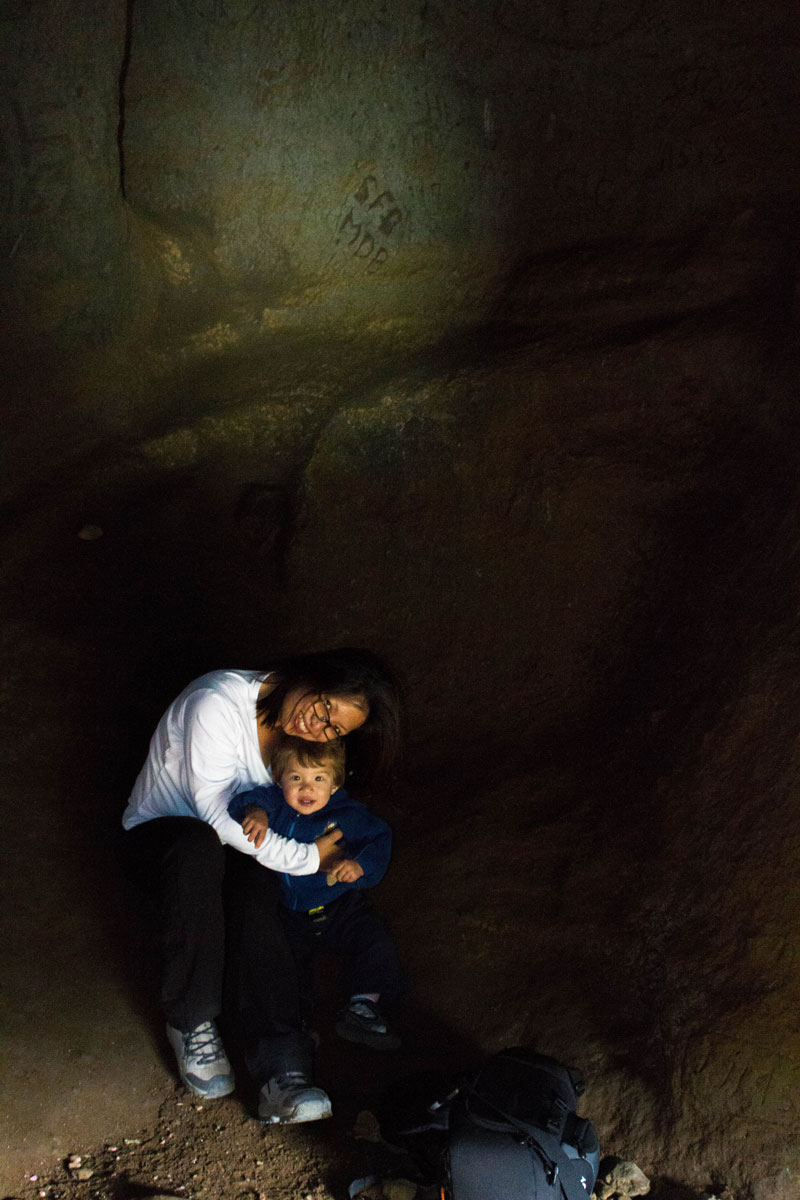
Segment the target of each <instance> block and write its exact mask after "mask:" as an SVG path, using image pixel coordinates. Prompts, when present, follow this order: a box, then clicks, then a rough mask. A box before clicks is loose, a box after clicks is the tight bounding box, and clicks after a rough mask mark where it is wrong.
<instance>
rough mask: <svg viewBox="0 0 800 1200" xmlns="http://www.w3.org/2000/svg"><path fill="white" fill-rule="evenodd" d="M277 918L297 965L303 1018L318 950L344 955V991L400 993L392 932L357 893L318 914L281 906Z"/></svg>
mask: <svg viewBox="0 0 800 1200" xmlns="http://www.w3.org/2000/svg"><path fill="white" fill-rule="evenodd" d="M280 916H281V921H282V923H283V927H284V929H285V931H286V938H287V941H288V943H289V945H290V947H291V949H292V953H293V955H294V960H295V963H296V965H297V976H298V980H299V985H300V1008H301V1012H302V1014H303V1017H304V1019H305V1020H306V1021H307V1022H309V1021H310V1020H311V1010H312V1007H313V985H314V980H313V973H314V955H315V954H316V952H317V950H325V951H327V952H332V953H335V954H342V955H343V956H344V959H345V982H346V986H347V988H348V995H350V996H353V995H356V994H357V993H361V992H366V993H367V994H369V993H370V992H377V993H379V994H380V995H381V997H382V998H384V999H386V1000H396V999H397V998H398V997H399V996H400V995H402V993H403V991H404V990H405V978H404V974H403V969H402V967H401V966H400V962H399V960H398V957H397V951H396V950H395V946H394V941H393V939H392V935H391V933H390V932H389V930H388V928H387V926H386V924H385V923H384V921H383V919H382V917H380V916H379V915H378V913H376V912H375V910H374V908H373V907H372V906H371V904H369V903H368V901H367V900H366V899H365V898H364V895H363V893H362V892H358V891H351V892H344V893H343V894H342V895H341V896H339V897H338V898H337V899H336V900H334V901H333V902H332V903H331V904H326V905H325V906H324V910H323V911H322V912H321V913H313V914H312V913H305V912H295V911H294V910H292V909H289V908H281V910H280Z"/></svg>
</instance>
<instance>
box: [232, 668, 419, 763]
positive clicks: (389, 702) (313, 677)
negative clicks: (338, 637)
mask: <svg viewBox="0 0 800 1200" xmlns="http://www.w3.org/2000/svg"><path fill="white" fill-rule="evenodd" d="M264 671H265V673H267V672H268V673H269V674H271V675H274V676H275V677H276V683H275V686H274V687H273V688H272V689H271V691H270V692H269V694H268V695H266V696H263V697H262V698H261V699H260V700H259V701H258V703H257V705H256V712H257V713H258V719H259V720H260V721H261V722H262V723H263V724H264V725H268V726H270V728H274V726H275V724H276V722H277V720H278V717H279V716H280V711H281V709H282V707H283V702H284V700H285V699H286V697H287V695H288V694H289V692H291V691H293V690H294V689H295V688H304V689H307V690H308V691H309V692H315V693H318V694H320V695H325V696H363V697H364V699H365V700H366V702H367V704H368V705H369V713H368V715H367V719H366V721H365V722H364V724H363V725H360V726H359V728H358V729H354V730H353V732H352V733H350V734H348V736H347V760H348V773H349V770H350V768H351V767H353V766H355V767H356V773H357V775H358V776H359V778H362V779H363V778H365V777H366V776H385V775H387V774H388V773H389V772H390V771H391V769H392V767H393V765H394V763H395V761H396V759H397V755H398V753H399V749H400V693H399V689H398V686H397V680H396V679H395V677H394V675H393V674H392V672H391V671H390V670H389V668H388V667H387V666H386V664H385V663H384V662H382V661H381V659H379V658H378V657H377V655H375V654H373V653H372V651H370V650H361V649H355V648H353V647H351V646H345V647H342V648H341V649H339V650H322V651H318V652H316V653H314V654H297V655H294V656H292V657H290V658H278V659H273V660H272V661H271V662H268V663H266V665H265V667H264Z"/></svg>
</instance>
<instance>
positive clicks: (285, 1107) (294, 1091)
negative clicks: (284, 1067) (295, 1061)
mask: <svg viewBox="0 0 800 1200" xmlns="http://www.w3.org/2000/svg"><path fill="white" fill-rule="evenodd" d="M330 1115H331V1101H330V1097H329V1096H328V1094H327V1092H323V1090H322V1088H318V1087H314V1085H313V1083H311V1081H310V1080H309V1079H308V1077H307V1076H306V1075H304V1074H303V1072H302V1071H287V1073H286V1074H285V1075H278V1076H276V1077H275V1078H274V1079H269V1080H268V1081H267V1082H266V1083H265V1084H264V1086H263V1087H262V1089H261V1094H260V1095H259V1097H258V1119H259V1120H260V1121H263V1122H264V1124H265V1125H304V1124H305V1123H306V1122H307V1121H324V1120H325V1118H326V1117H329V1116H330Z"/></svg>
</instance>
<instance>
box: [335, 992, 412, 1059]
mask: <svg viewBox="0 0 800 1200" xmlns="http://www.w3.org/2000/svg"><path fill="white" fill-rule="evenodd" d="M336 1032H337V1033H338V1035H339V1037H341V1038H345V1040H346V1041H348V1042H359V1043H360V1044H361V1045H362V1046H372V1048H373V1049H374V1050H397V1049H398V1047H399V1046H400V1038H399V1037H398V1036H397V1034H396V1033H392V1031H391V1030H390V1029H389V1027H388V1026H387V1024H386V1021H385V1020H384V1018H383V1016H382V1015H381V1011H380V1009H379V1008H378V1006H377V1004H374V1003H373V1002H372V1000H361V999H359V1000H351V1001H350V1003H349V1004H348V1005H347V1008H344V1009H342V1011H341V1013H340V1014H339V1020H338V1021H337V1022H336Z"/></svg>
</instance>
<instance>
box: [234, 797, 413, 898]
mask: <svg viewBox="0 0 800 1200" xmlns="http://www.w3.org/2000/svg"><path fill="white" fill-rule="evenodd" d="M250 804H256V805H258V807H259V808H263V809H264V812H265V813H266V814H267V817H268V819H269V827H270V829H271V830H272V831H273V832H274V833H278V834H280V835H281V837H287V838H294V840H295V841H296V842H313V841H314V840H315V839H316V838H318V837H319V836H320V834H321V833H324V832H325V830H326V829H327V828H328V827H329V826H330V825H332V824H335V825H337V826H338V828H339V829H341V831H342V833H343V835H344V837H343V842H342V845H343V848H344V852H345V856H346V857H347V858H353V859H355V861H356V862H357V863H358V864H359V866H360V867H361V868H362V870H363V872H364V874H363V875H362V876H361V878H360V879H357V880H356V882H355V883H335V884H333V886H332V887H329V886H328V883H327V880H326V877H325V874H324V873H323V872H318V873H317V874H316V875H281V903H282V904H283V905H285V907H286V908H296V909H302V910H304V911H306V912H307V911H308V910H309V909H311V908H317V907H318V906H319V905H320V904H330V902H331V900H335V899H336V898H337V897H338V896H341V895H342V894H343V893H344V892H346V891H347V890H348V889H350V888H370V887H375V884H376V883H380V881H381V880H382V879H383V877H384V875H385V874H386V868H387V867H388V865H389V858H390V857H391V853H392V831H391V829H390V828H389V826H388V825H387V824H386V822H385V821H382V820H381V819H380V817H376V816H374V815H373V814H372V813H371V812H369V810H368V809H366V808H365V807H364V805H363V804H361V803H359V801H358V800H354V799H353V797H352V796H350V795H348V793H347V792H346V791H345V790H344V788H339V790H338V791H336V792H334V793H333V795H332V796H331V798H330V800H329V801H328V803H327V804H326V805H325V807H324V808H321V809H319V811H318V812H314V813H308V814H305V813H298V812H295V811H294V809H293V808H290V807H289V805H288V804H287V803H286V801H285V800H284V798H283V792H282V791H281V789H280V788H279V787H277V786H276V785H275V784H272V786H270V787H256V788H251V789H250V791H247V792H239V794H238V795H236V796H234V797H233V799H232V800H231V802H230V804H229V805H228V814H229V815H230V816H231V817H233V819H234V820H235V821H239V822H241V821H242V819H243V817H244V815H245V810H246V809H247V807H248V805H250Z"/></svg>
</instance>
